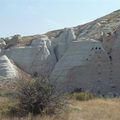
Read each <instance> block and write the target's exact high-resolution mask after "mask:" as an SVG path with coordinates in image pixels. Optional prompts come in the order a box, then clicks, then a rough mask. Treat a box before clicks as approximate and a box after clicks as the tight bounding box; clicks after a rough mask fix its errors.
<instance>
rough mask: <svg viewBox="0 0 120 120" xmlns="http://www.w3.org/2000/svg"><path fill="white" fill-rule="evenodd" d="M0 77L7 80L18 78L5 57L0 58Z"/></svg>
mask: <svg viewBox="0 0 120 120" xmlns="http://www.w3.org/2000/svg"><path fill="white" fill-rule="evenodd" d="M0 76H1V77H5V78H7V79H9V78H18V73H17V69H16V67H15V66H14V65H13V64H12V63H11V61H10V60H9V59H8V57H7V56H6V55H3V56H0Z"/></svg>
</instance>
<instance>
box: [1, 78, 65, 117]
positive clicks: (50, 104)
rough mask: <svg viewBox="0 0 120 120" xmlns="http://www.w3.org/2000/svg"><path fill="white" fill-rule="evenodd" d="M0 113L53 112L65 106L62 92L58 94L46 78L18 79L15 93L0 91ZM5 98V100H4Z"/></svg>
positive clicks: (22, 114)
mask: <svg viewBox="0 0 120 120" xmlns="http://www.w3.org/2000/svg"><path fill="white" fill-rule="evenodd" d="M0 99H1V101H0V115H2V116H3V115H5V116H6V115H12V116H21V117H23V116H27V115H28V114H32V115H38V114H40V115H43V114H49V115H50V114H55V113H57V112H60V111H61V110H62V109H63V107H64V106H65V103H66V100H65V99H64V95H63V94H60V93H59V94H58V93H57V92H56V90H55V88H54V87H53V86H52V85H51V84H50V83H49V80H48V79H47V78H43V77H40V78H37V79H32V80H28V81H25V80H20V81H19V83H18V87H17V89H16V91H15V93H14V92H13V93H12V92H10V91H1V92H0ZM4 99H5V100H4Z"/></svg>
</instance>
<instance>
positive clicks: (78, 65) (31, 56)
mask: <svg viewBox="0 0 120 120" xmlns="http://www.w3.org/2000/svg"><path fill="white" fill-rule="evenodd" d="M3 55H6V56H7V57H8V59H10V60H12V61H13V62H14V64H15V65H16V66H17V67H18V68H20V69H21V70H23V71H24V72H26V73H28V74H31V75H32V76H40V75H45V76H49V77H50V80H51V82H52V83H53V84H55V85H56V86H57V88H58V89H59V90H63V91H73V90H75V89H80V90H87V91H91V92H93V93H95V94H103V95H106V94H110V95H114V96H116V95H119V94H120V74H119V71H120V10H118V11H115V12H113V13H111V14H109V15H107V16H104V17H102V18H99V19H97V20H95V21H92V22H89V23H87V24H84V25H80V26H76V27H73V28H65V29H61V30H55V31H50V32H48V33H45V34H44V35H34V36H25V37H21V36H20V35H15V36H13V37H11V38H1V39H0V59H2V56H3ZM1 64H2V63H0V65H1ZM0 71H2V72H0V76H2V77H5V78H6V76H3V75H7V76H9V77H11V78H13V75H10V74H9V73H8V71H9V69H7V68H5V69H4V68H1V67H0ZM11 74H12V73H11Z"/></svg>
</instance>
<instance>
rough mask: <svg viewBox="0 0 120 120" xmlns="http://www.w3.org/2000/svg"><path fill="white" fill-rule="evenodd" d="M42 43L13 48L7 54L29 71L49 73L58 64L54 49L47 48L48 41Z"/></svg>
mask: <svg viewBox="0 0 120 120" xmlns="http://www.w3.org/2000/svg"><path fill="white" fill-rule="evenodd" d="M42 43H43V44H41V45H39V46H28V47H16V48H11V49H8V50H6V51H5V54H6V55H7V56H8V57H9V58H10V59H12V60H13V61H14V62H15V63H16V64H17V65H18V66H19V68H21V69H22V70H24V71H26V72H27V73H30V74H33V75H34V73H35V74H36V73H37V74H38V75H41V74H42V75H43V74H47V75H49V74H50V72H51V71H52V69H53V68H54V65H55V64H56V57H55V55H54V53H53V51H52V49H50V50H49V49H48V48H47V46H46V41H43V42H42Z"/></svg>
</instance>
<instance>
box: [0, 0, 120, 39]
mask: <svg viewBox="0 0 120 120" xmlns="http://www.w3.org/2000/svg"><path fill="white" fill-rule="evenodd" d="M118 9H120V0H0V37H8V36H12V35H14V34H21V35H22V36H24V35H33V34H42V33H45V32H48V31H51V30H56V29H61V28H65V27H73V26H77V25H80V24H84V23H86V22H89V21H92V20H94V19H97V18H99V17H102V16H104V15H106V14H109V13H111V12H113V11H115V10H118Z"/></svg>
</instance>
